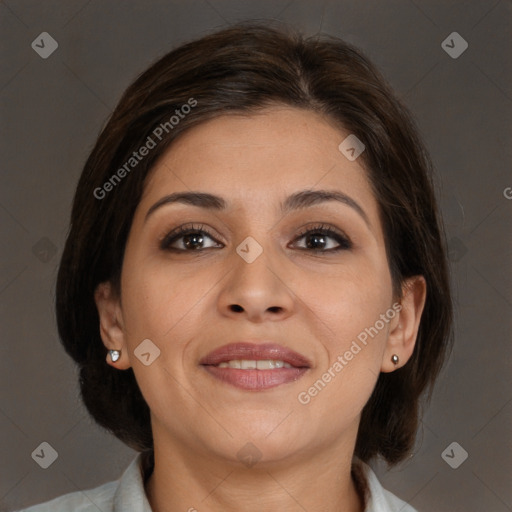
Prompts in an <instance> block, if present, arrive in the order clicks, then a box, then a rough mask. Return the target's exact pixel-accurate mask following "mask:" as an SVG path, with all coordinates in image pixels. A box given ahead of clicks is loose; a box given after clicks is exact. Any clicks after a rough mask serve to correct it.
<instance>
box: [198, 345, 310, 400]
mask: <svg viewBox="0 0 512 512" xmlns="http://www.w3.org/2000/svg"><path fill="white" fill-rule="evenodd" d="M235 359H246V360H251V361H253V360H254V361H262V360H266V359H271V360H279V361H284V362H286V363H288V364H290V365H291V366H292V368H274V369H271V370H241V369H237V368H219V367H218V366H216V365H218V364H219V363H222V362H227V361H231V360H235ZM199 364H200V365H201V366H202V367H203V368H204V369H205V370H206V371H207V372H208V373H209V374H210V375H212V376H213V377H215V378H217V379H219V380H221V381H223V382H225V383H227V384H231V385H233V386H235V387H238V388H241V389H245V390H253V391H259V390H264V389H269V388H273V387H276V386H279V385H281V384H286V383H288V382H293V381H296V380H298V379H300V378H301V377H302V376H303V375H304V373H306V372H307V371H308V369H310V368H311V366H312V365H311V362H310V361H309V360H308V359H307V358H306V357H304V356H303V355H301V354H299V353H297V352H295V351H294V350H291V349H289V348H286V347H283V346H282V345H277V344H274V343H248V342H236V343H230V344H227V345H223V346H222V347H219V348H217V349H215V350H213V351H212V352H210V353H209V354H208V355H207V356H205V357H203V358H202V359H201V360H200V361H199Z"/></svg>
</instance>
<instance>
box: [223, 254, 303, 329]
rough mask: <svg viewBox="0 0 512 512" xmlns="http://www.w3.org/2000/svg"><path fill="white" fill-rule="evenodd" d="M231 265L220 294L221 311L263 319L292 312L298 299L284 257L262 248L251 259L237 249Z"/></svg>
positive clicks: (227, 314)
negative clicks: (253, 258) (241, 254)
mask: <svg viewBox="0 0 512 512" xmlns="http://www.w3.org/2000/svg"><path fill="white" fill-rule="evenodd" d="M230 265H232V270H231V272H229V273H228V274H227V276H226V278H225V279H224V280H222V284H223V288H222V290H221V292H220V294H219V297H218V308H219V311H220V313H221V314H222V315H224V316H231V317H233V318H239V317H245V318H246V319H247V320H249V321H251V322H255V323H261V322H264V321H276V320H284V319H286V318H288V317H289V316H290V315H292V314H293V308H294V304H295V301H296V299H295V294H294V292H293V290H292V287H291V286H290V285H291V283H290V278H289V275H290V273H289V272H290V270H289V269H287V268H286V267H285V265H284V260H281V259H280V258H279V257H278V256H276V257H273V258H272V257H270V254H269V253H268V252H267V251H263V253H262V254H260V255H259V256H258V257H257V258H256V260H254V261H252V262H251V263H248V262H247V261H245V260H244V259H243V258H241V257H240V256H239V255H238V254H237V253H236V252H235V253H234V254H233V261H230Z"/></svg>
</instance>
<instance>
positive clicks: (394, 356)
mask: <svg viewBox="0 0 512 512" xmlns="http://www.w3.org/2000/svg"><path fill="white" fill-rule="evenodd" d="M398 361H400V359H399V358H398V356H397V355H396V354H393V355H392V356H391V362H392V363H393V364H394V365H395V366H396V365H397V364H398Z"/></svg>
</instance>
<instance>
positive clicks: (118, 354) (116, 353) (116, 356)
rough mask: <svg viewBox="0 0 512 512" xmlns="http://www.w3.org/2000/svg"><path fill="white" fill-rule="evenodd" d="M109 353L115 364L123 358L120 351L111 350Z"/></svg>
mask: <svg viewBox="0 0 512 512" xmlns="http://www.w3.org/2000/svg"><path fill="white" fill-rule="evenodd" d="M108 353H109V354H110V359H111V361H112V362H113V363H115V362H116V361H117V360H118V359H119V358H120V357H121V351H120V350H109V351H108Z"/></svg>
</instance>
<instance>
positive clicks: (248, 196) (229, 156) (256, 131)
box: [142, 107, 377, 218]
mask: <svg viewBox="0 0 512 512" xmlns="http://www.w3.org/2000/svg"><path fill="white" fill-rule="evenodd" d="M348 135H349V133H348V132H345V131H342V130H340V129H339V128H337V127H335V126H334V125H333V124H331V123H329V122H328V121H327V120H326V119H324V118H323V117H321V116H320V115H319V114H316V113H314V112H311V111H308V110H300V109H295V108H289V107H274V108H271V109H268V110H266V111H262V112H259V113H257V114H251V115H243V116H242V115H226V116H221V117H218V118H216V119H213V120H209V121H206V122H204V123H202V124H200V125H198V126H196V127H194V128H191V129H190V130H188V131H187V132H185V133H184V134H183V135H182V136H181V137H179V138H178V139H177V140H176V141H175V142H174V143H173V144H172V145H171V147H170V148H169V149H168V150H167V152H166V153H164V154H163V156H162V157H161V158H160V159H159V161H158V162H157V164H156V165H155V168H154V169H153V171H152V173H151V175H150V177H149V179H148V181H147V183H146V187H145V191H144V198H143V201H142V202H144V203H146V202H149V201H154V200H157V199H159V197H160V196H162V195H164V194H168V193H171V192H175V191H187V190H188V191H191V190H194V191H208V192H211V193H214V194H217V195H220V196H222V197H225V198H226V200H227V202H228V204H233V205H235V204H236V203H237V202H240V201H243V204H244V205H249V204H250V203H251V202H252V201H254V202H255V203H260V204H261V202H262V201H265V202H266V204H269V203H271V202H274V200H275V201H280V200H281V199H282V198H283V197H285V196H288V195H290V194H292V193H293V192H295V191H297V190H303V189H319V188H322V189H326V188H327V189H328V188H332V189H337V190H341V191H343V192H344V193H347V194H350V195H351V196H352V197H354V199H356V200H358V202H360V203H363V204H365V209H366V210H367V212H368V214H369V216H370V217H374V218H375V215H377V207H376V201H375V199H374V197H373V194H372V192H371V187H370V184H369V182H368V178H367V173H366V171H365V169H364V167H363V166H362V162H361V160H360V159H356V160H355V161H349V160H348V159H347V158H346V157H345V156H344V155H343V154H342V153H341V152H340V150H339V149H338V146H339V145H340V143H341V142H342V141H343V140H344V139H345V138H346V137H347V136H348Z"/></svg>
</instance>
